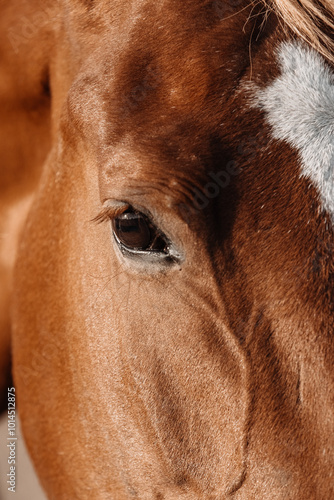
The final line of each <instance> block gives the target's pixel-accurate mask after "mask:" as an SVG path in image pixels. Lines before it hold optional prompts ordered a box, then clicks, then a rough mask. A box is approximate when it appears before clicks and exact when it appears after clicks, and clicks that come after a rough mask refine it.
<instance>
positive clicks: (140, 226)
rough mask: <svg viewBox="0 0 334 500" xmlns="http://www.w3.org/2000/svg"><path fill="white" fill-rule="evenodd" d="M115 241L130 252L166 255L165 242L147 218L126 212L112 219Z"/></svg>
mask: <svg viewBox="0 0 334 500" xmlns="http://www.w3.org/2000/svg"><path fill="white" fill-rule="evenodd" d="M113 230H114V235H115V238H116V241H117V242H118V243H119V244H121V245H122V246H123V247H125V248H126V249H128V250H130V251H145V252H160V253H162V252H163V253H167V242H166V239H165V237H164V235H162V234H161V233H160V232H159V231H158V229H157V228H156V227H154V225H153V224H152V223H151V222H150V220H149V219H148V217H146V216H145V215H144V214H142V213H140V212H137V211H136V210H126V211H125V212H123V213H122V214H121V215H119V216H118V217H116V218H115V219H113Z"/></svg>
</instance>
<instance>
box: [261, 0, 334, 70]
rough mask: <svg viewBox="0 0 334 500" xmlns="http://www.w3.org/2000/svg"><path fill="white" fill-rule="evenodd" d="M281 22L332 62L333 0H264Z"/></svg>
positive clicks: (333, 37)
mask: <svg viewBox="0 0 334 500" xmlns="http://www.w3.org/2000/svg"><path fill="white" fill-rule="evenodd" d="M264 2H265V3H266V5H267V6H268V7H269V8H270V9H273V10H274V11H275V12H276V14H277V15H278V16H279V18H281V19H282V21H283V24H284V25H285V26H288V27H289V28H290V29H291V30H292V31H293V32H294V33H296V35H297V36H299V37H301V38H302V39H303V40H305V41H306V42H307V43H308V44H309V45H310V46H311V47H313V48H314V49H315V50H317V51H318V52H320V53H321V54H322V55H323V56H325V57H326V58H327V59H328V61H329V62H330V63H332V64H334V35H333V33H334V2H333V0H264Z"/></svg>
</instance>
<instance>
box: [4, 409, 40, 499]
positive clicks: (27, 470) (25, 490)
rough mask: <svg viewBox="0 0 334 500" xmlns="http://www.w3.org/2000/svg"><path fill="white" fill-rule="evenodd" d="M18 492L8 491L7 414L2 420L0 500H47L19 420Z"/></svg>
mask: <svg viewBox="0 0 334 500" xmlns="http://www.w3.org/2000/svg"><path fill="white" fill-rule="evenodd" d="M16 424H17V427H16V436H17V441H16V443H17V445H16V450H15V451H16V491H15V493H12V492H11V491H8V489H7V488H8V486H9V485H8V484H7V479H8V477H7V474H8V472H9V465H8V462H7V460H8V449H9V448H7V443H8V441H7V437H8V432H7V413H4V414H3V415H2V416H1V418H0V500H47V498H46V496H45V495H44V493H43V491H42V488H41V487H40V485H39V482H38V479H37V477H36V474H35V472H34V469H33V466H32V463H31V461H30V458H29V455H28V452H27V450H26V447H25V445H24V441H23V437H22V434H21V428H20V424H19V419H17V420H16Z"/></svg>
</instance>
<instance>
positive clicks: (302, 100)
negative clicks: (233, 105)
mask: <svg viewBox="0 0 334 500" xmlns="http://www.w3.org/2000/svg"><path fill="white" fill-rule="evenodd" d="M278 60H279V64H280V69H281V75H280V76H279V77H278V78H277V79H275V80H274V82H273V83H271V84H270V85H269V86H268V87H267V88H265V89H262V90H257V92H256V99H255V104H256V106H257V107H260V108H261V109H263V110H264V111H265V112H266V114H267V120H268V122H269V124H270V125H271V127H272V131H273V136H274V138H275V139H278V140H282V141H286V142H287V143H288V144H290V145H291V146H292V147H294V148H296V149H297V151H298V152H299V155H300V159H301V166H302V172H301V175H302V176H305V177H307V178H309V179H310V180H311V181H312V183H313V184H314V185H315V186H316V187H317V189H318V191H319V194H320V197H321V201H322V205H323V208H324V209H325V210H327V211H328V212H329V213H330V214H331V217H332V221H333V222H334V72H333V71H332V70H331V69H330V66H328V65H327V64H326V62H325V60H324V59H323V58H322V56H321V55H320V54H318V53H317V52H316V51H315V50H313V49H311V48H308V47H307V46H306V45H304V44H303V43H301V42H284V43H282V44H281V45H280V47H279V50H278Z"/></svg>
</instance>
